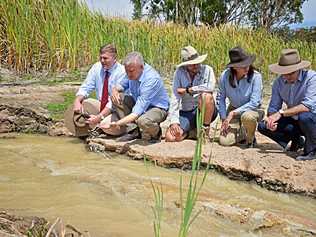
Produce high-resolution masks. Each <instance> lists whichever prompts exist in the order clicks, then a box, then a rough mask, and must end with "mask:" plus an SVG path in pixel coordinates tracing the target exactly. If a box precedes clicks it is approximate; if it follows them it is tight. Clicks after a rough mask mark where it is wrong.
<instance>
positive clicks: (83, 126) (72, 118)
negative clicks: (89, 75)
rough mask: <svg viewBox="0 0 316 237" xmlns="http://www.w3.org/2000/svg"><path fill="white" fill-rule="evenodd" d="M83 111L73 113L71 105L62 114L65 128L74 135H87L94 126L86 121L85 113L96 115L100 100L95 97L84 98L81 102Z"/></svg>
mask: <svg viewBox="0 0 316 237" xmlns="http://www.w3.org/2000/svg"><path fill="white" fill-rule="evenodd" d="M82 107H83V113H75V112H74V110H73V105H71V106H69V108H68V109H67V110H66V112H65V115H64V121H65V126H66V128H67V129H68V130H69V131H70V132H71V133H72V134H73V135H74V136H76V137H84V136H88V135H89V131H90V130H91V129H93V128H94V127H95V125H94V126H92V125H89V124H87V123H86V120H87V115H91V114H93V115H97V114H98V113H99V110H100V102H99V101H97V100H95V99H86V100H84V101H83V102H82Z"/></svg>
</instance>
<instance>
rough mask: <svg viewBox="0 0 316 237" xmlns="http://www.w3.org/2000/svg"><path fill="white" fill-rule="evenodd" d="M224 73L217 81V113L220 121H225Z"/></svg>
mask: <svg viewBox="0 0 316 237" xmlns="http://www.w3.org/2000/svg"><path fill="white" fill-rule="evenodd" d="M225 80H226V78H225V73H222V75H221V77H220V79H219V91H218V93H217V97H216V100H217V105H218V112H219V116H220V118H221V119H226V116H227V113H226V89H225Z"/></svg>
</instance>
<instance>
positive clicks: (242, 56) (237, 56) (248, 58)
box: [226, 47, 256, 67]
mask: <svg viewBox="0 0 316 237" xmlns="http://www.w3.org/2000/svg"><path fill="white" fill-rule="evenodd" d="M228 54H229V59H230V62H229V63H228V64H227V65H226V67H248V66H250V65H251V64H253V62H254V61H255V60H256V56H255V55H249V54H247V53H246V51H245V50H244V49H242V48H240V47H235V48H232V49H231V50H229V52H228Z"/></svg>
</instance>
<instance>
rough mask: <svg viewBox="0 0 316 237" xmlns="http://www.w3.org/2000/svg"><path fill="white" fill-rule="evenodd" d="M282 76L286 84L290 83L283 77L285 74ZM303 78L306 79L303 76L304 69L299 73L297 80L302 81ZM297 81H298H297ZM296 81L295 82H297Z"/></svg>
mask: <svg viewBox="0 0 316 237" xmlns="http://www.w3.org/2000/svg"><path fill="white" fill-rule="evenodd" d="M281 78H282V80H283V82H284V84H288V82H287V80H285V79H284V78H283V76H281ZM303 79H304V78H303V70H300V73H299V74H298V79H297V81H299V82H301V81H302V80H303ZM297 81H296V82H297ZM296 82H295V83H296Z"/></svg>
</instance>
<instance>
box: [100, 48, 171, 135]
mask: <svg viewBox="0 0 316 237" xmlns="http://www.w3.org/2000/svg"><path fill="white" fill-rule="evenodd" d="M123 64H124V66H125V71H126V76H125V77H124V78H123V80H121V81H120V82H119V83H118V84H117V86H116V87H114V88H113V90H112V97H111V99H112V103H113V105H114V107H115V110H116V112H117V114H118V115H119V120H118V121H113V122H111V123H110V124H105V125H102V126H101V128H103V129H104V130H105V131H106V129H107V128H117V129H119V128H121V127H122V126H123V127H124V126H126V125H128V124H130V123H133V122H136V123H137V125H138V127H139V129H140V132H141V138H142V139H143V140H146V141H153V140H158V139H159V138H160V135H161V129H160V126H159V124H160V123H161V122H163V121H164V120H165V119H166V116H167V111H168V108H169V97H168V94H167V91H166V89H165V88H164V84H163V81H162V79H161V77H160V75H159V73H158V72H157V71H156V70H155V69H154V68H152V67H151V66H150V65H148V64H145V63H144V59H143V56H142V55H141V54H140V53H139V52H132V53H129V54H128V55H127V56H126V58H125V60H124V63H123ZM123 91H124V92H125V93H124V94H123V93H122V92H123ZM127 92H128V93H127ZM136 137H137V134H136V135H135V134H133V135H132V136H130V137H127V138H126V140H131V139H134V138H136Z"/></svg>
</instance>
